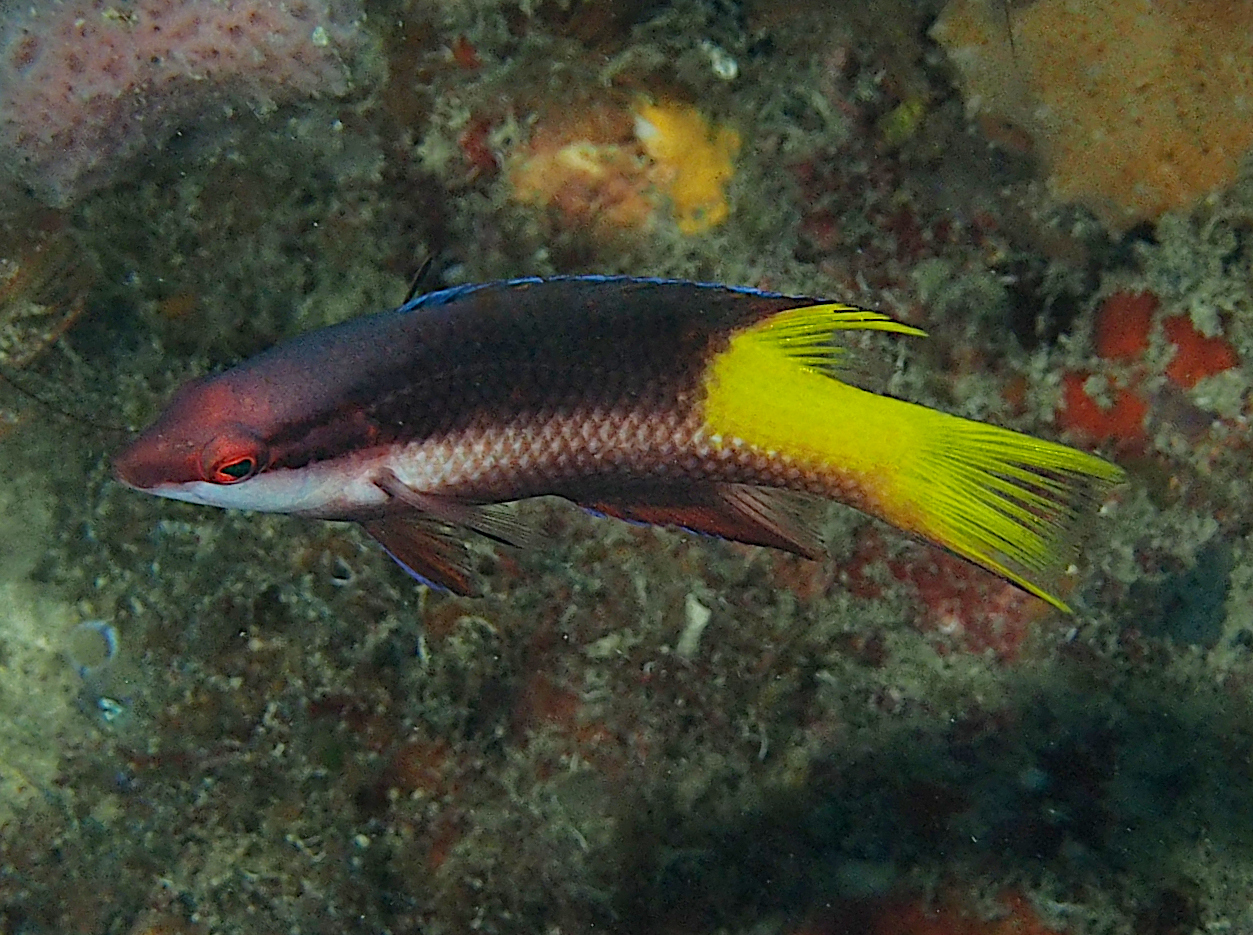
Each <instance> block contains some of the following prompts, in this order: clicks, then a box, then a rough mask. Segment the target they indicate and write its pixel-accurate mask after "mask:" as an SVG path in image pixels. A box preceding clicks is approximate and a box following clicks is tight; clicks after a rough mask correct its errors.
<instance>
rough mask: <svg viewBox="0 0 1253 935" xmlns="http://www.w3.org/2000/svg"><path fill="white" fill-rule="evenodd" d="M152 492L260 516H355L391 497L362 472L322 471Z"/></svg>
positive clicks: (273, 474)
mask: <svg viewBox="0 0 1253 935" xmlns="http://www.w3.org/2000/svg"><path fill="white" fill-rule="evenodd" d="M148 493H151V494H155V495H156V496H158V497H167V498H169V499H171V500H182V501H184V502H186V503H197V504H200V505H201V506H216V507H222V508H223V509H228V510H254V511H256V512H259V513H300V514H305V515H309V516H322V517H336V516H351V515H352V514H354V513H356V512H360V511H365V510H368V509H369V508H370V507H376V506H378V505H380V504H383V503H385V502H386V501H387V495H386V494H385V493H383V491H382V490H380V489H379V488H378V487H375V486H374V484H373V483H372V482H370V481H369V479H368V477H367V476H363V475H362V474H350V473H348V472H342V471H336V470H334V469H333V468H330V466H327V468H324V469H323V470H310V469H307V468H306V469H304V470H301V471H274V472H271V473H265V474H261V475H260V476H259V477H254V478H252V479H251V480H246V481H241V482H240V483H238V484H207V483H205V482H203V481H191V482H189V483H186V484H160V485H158V486H156V487H152V488H149V490H148Z"/></svg>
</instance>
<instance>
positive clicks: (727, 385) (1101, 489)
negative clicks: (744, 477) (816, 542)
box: [705, 304, 1123, 612]
mask: <svg viewBox="0 0 1253 935" xmlns="http://www.w3.org/2000/svg"><path fill="white" fill-rule="evenodd" d="M848 330H875V331H888V332H894V333H897V334H911V335H922V334H923V332H922V331H920V330H919V329H917V328H913V327H911V326H909V325H904V324H901V323H899V322H895V321H892V320H891V319H890V318H888V317H887V316H885V315H882V314H880V313H878V312H872V311H868V310H865V309H858V308H853V307H850V306H845V305H833V304H832V305H812V306H806V307H803V308H797V309H792V310H790V311H786V312H782V313H780V314H778V315H775V316H774V317H772V318H770V319H767V320H766V321H764V322H761V323H759V324H757V325H754V326H752V327H750V328H746V329H744V330H743V331H741V332H738V333H737V334H735V335H733V336H732V339H731V342H730V346H729V347H728V348H727V349H726V350H724V351H723V352H721V353H720V354H719V355H718V356H717V357H716V358H715V359H714V360H713V361H712V362H711V363H710V366H709V368H708V370H707V374H706V378H705V390H706V398H705V421H706V423H707V425H708V426H709V430H710V431H711V432H712V433H713V434H714V436H715V438H717V439H719V440H720V441H719V443H720V444H746V445H749V446H751V447H752V448H754V449H755V450H757V451H760V452H763V453H765V454H767V455H769V456H777V457H781V458H785V459H787V460H789V461H790V462H792V463H794V464H795V465H796V466H797V467H798V468H800V469H801V471H802V474H803V475H804V477H803V479H802V480H801V481H800V483H799V484H798V486H804V487H806V488H807V489H813V488H814V487H815V486H817V487H822V488H825V490H826V492H827V493H828V494H829V495H830V496H832V497H836V498H838V499H842V500H845V501H847V502H850V503H852V504H853V505H854V506H857V507H859V508H861V509H864V510H866V511H867V512H870V513H874V514H876V515H878V516H880V517H882V518H883V519H885V520H887V521H888V522H890V523H892V524H893V525H895V526H898V527H900V528H902V529H905V530H907V531H909V532H912V533H914V534H916V535H918V536H921V537H923V538H925V539H928V540H930V541H932V542H935V543H937V544H939V545H942V546H944V547H946V548H948V549H951V550H952V551H953V552H956V553H957V554H958V555H961V556H963V557H965V558H967V559H969V560H971V561H973V562H975V563H976V564H979V565H982V566H983V567H984V568H988V569H990V570H992V571H994V572H996V573H997V574H1000V575H1002V576H1004V577H1005V578H1008V579H1009V580H1010V581H1013V582H1015V583H1016V584H1018V585H1019V586H1021V587H1022V588H1025V589H1026V590H1027V591H1030V592H1031V593H1032V594H1035V595H1036V596H1038V597H1041V598H1043V599H1044V600H1046V601H1048V602H1049V603H1051V604H1053V605H1054V606H1056V607H1058V608H1060V609H1062V610H1064V611H1067V612H1069V611H1070V608H1069V607H1068V606H1067V605H1066V603H1065V602H1064V601H1063V600H1062V598H1061V597H1060V596H1059V592H1060V591H1061V589H1062V587H1063V584H1064V581H1065V579H1066V577H1067V575H1068V573H1069V571H1070V569H1071V566H1072V565H1073V563H1074V562H1075V560H1076V559H1077V558H1078V554H1079V547H1080V545H1081V543H1082V540H1083V538H1084V533H1085V532H1086V531H1087V527H1088V526H1089V520H1090V518H1091V517H1092V516H1093V515H1094V514H1095V512H1096V509H1097V507H1098V506H1099V504H1100V502H1101V500H1102V499H1103V497H1104V496H1105V494H1106V492H1107V491H1108V490H1109V488H1110V487H1112V486H1113V485H1115V484H1118V483H1120V482H1121V481H1122V480H1123V472H1122V470H1121V469H1120V468H1118V467H1117V466H1115V465H1113V464H1110V463H1109V462H1107V461H1103V460H1102V459H1100V458H1098V457H1096V456H1094V455H1091V454H1088V453H1086V452H1083V451H1078V450H1076V449H1074V448H1068V447H1066V446H1065V445H1059V444H1056V443H1055V442H1049V441H1043V440H1041V439H1037V438H1032V437H1031V436H1029V435H1023V434H1021V433H1019V432H1013V431H1010V430H1008V429H1003V428H998V427H997V426H993V425H986V424H984V423H980V422H973V421H971V420H969V419H962V418H958V417H957V416H952V415H948V414H946V413H943V412H937V411H936V410H933V409H928V408H926V407H925V406H919V405H915V404H913V403H907V402H903V401H901V400H898V399H892V398H890V397H886V396H879V395H877V394H875V393H870V392H867V391H865V390H861V389H858V388H856V387H853V386H849V385H848V384H847V383H844V382H843V381H841V380H840V379H839V378H838V374H839V372H840V369H841V367H842V365H843V363H844V362H845V358H846V356H847V354H848V353H849V352H848V351H846V350H844V349H842V348H839V347H837V346H835V345H834V344H832V338H833V337H834V335H835V333H836V332H838V331H848Z"/></svg>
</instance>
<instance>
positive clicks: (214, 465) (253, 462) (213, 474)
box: [201, 435, 263, 484]
mask: <svg viewBox="0 0 1253 935" xmlns="http://www.w3.org/2000/svg"><path fill="white" fill-rule="evenodd" d="M201 465H202V471H203V475H202V476H203V477H204V479H205V480H206V481H208V482H209V483H211V484H238V483H239V482H240V481H244V480H247V479H248V478H250V477H252V476H254V475H255V474H256V473H257V472H258V471H260V470H261V468H262V467H263V465H262V454H261V450H260V445H259V443H258V442H257V441H256V439H253V438H249V437H246V436H245V437H240V436H233V435H227V436H223V437H220V438H216V439H214V440H213V441H212V442H210V443H209V446H208V447H207V448H206V449H205V451H204V456H203V458H202V460H201Z"/></svg>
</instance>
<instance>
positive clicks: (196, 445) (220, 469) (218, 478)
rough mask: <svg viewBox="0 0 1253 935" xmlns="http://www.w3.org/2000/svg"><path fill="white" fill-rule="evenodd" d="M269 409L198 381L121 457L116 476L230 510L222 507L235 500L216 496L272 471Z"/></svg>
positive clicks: (210, 381) (228, 387) (233, 390)
mask: <svg viewBox="0 0 1253 935" xmlns="http://www.w3.org/2000/svg"><path fill="white" fill-rule="evenodd" d="M264 409H265V401H264V399H258V398H257V397H255V396H254V397H251V398H249V397H247V396H242V395H241V394H240V393H239V392H238V387H236V386H233V385H232V384H231V383H230V382H228V381H224V380H222V379H220V378H216V377H207V378H204V379H200V380H193V381H192V382H190V383H188V384H187V385H185V386H184V387H182V388H181V389H180V390H179V391H178V392H177V393H176V394H175V396H174V398H173V399H172V400H171V401H170V404H169V406H167V407H166V409H165V411H164V412H162V413H161V415H160V416H159V417H158V418H157V420H156V421H155V422H153V423H152V425H150V426H149V427H148V428H146V429H145V430H144V431H143V432H141V433H140V434H139V435H138V436H137V437H136V438H135V439H133V440H132V441H131V442H130V444H128V445H127V446H126V447H125V448H123V449H122V450H121V451H120V452H118V454H117V455H116V456H115V457H114V459H113V472H114V476H116V477H117V479H118V480H119V481H121V482H122V483H123V484H125V485H126V486H128V487H132V488H135V489H136V490H142V491H145V492H147V493H152V494H156V495H157V496H162V497H170V498H172V499H175V500H188V501H191V502H193V503H207V504H211V505H215V506H216V505H227V504H223V503H221V502H220V501H221V500H222V499H223V497H225V499H227V500H230V499H233V498H232V497H231V495H229V494H223V496H217V495H215V494H214V491H215V490H218V489H220V490H223V491H224V490H225V489H226V488H230V487H241V486H243V485H246V484H248V482H249V481H251V480H253V479H254V478H256V477H258V476H259V475H261V474H263V473H264V471H265V469H266V468H267V467H268V466H269V463H270V449H269V445H268V444H267V443H266V440H265V432H264V430H263V426H264V425H265V421H266V419H265V411H264ZM229 505H234V503H230V504H229Z"/></svg>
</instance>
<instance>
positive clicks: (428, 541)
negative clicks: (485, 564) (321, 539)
mask: <svg viewBox="0 0 1253 935" xmlns="http://www.w3.org/2000/svg"><path fill="white" fill-rule="evenodd" d="M361 526H362V528H363V529H365V531H366V532H367V533H369V534H370V536H371V538H373V539H374V540H375V541H376V542H378V544H379V545H381V546H382V547H383V548H384V549H385V550H386V552H387V554H388V555H390V556H391V557H392V558H393V559H395V560H396V564H398V565H399V566H400V567H401V568H403V569H404V570H405V571H407V572H408V573H409V574H410V575H412V576H413V577H414V578H416V579H418V580H419V581H421V582H422V583H423V584H428V585H430V586H431V587H434V588H440V589H441V590H444V591H451V592H453V593H454V594H460V595H461V596H463V597H477V596H478V595H479V593H480V587H479V581H478V576H477V575H476V574H475V572H474V569H473V556H472V555H471V554H470V550H469V549H468V548H467V547H466V544H465V542H463V541H462V540H461V539H460V538H458V537H457V535H456V532H455V531H454V530H449V529H447V528H445V527H444V526H443V524H441V523H438V522H436V521H434V520H430V519H426V518H423V517H410V516H386V517H384V518H383V519H377V520H370V521H368V522H365V523H362V524H361Z"/></svg>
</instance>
